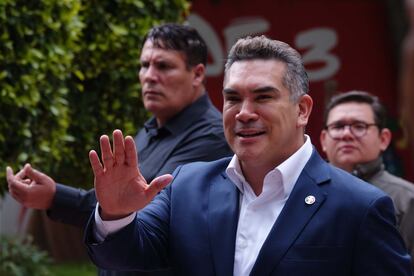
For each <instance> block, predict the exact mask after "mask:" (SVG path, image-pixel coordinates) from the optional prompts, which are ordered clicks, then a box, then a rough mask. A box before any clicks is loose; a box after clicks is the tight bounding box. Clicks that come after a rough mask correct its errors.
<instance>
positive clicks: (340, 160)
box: [320, 102, 391, 172]
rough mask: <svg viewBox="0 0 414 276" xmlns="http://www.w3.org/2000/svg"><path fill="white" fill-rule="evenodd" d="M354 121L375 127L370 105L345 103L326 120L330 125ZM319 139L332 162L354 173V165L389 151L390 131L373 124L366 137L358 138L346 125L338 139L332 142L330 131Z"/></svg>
mask: <svg viewBox="0 0 414 276" xmlns="http://www.w3.org/2000/svg"><path fill="white" fill-rule="evenodd" d="M354 122H363V123H366V124H375V117H374V112H373V110H372V108H371V106H370V105H369V104H366V103H358V102H348V103H342V104H339V105H337V106H335V107H334V108H332V109H331V111H330V112H329V114H328V118H327V125H331V124H339V125H343V124H351V123H354ZM320 138H321V144H322V148H323V151H324V152H325V153H326V155H327V157H328V159H329V162H331V163H332V164H334V165H335V166H337V167H340V168H342V169H344V170H346V171H348V172H351V171H352V170H353V168H354V166H355V165H357V164H360V163H366V162H369V161H372V160H374V159H376V158H377V157H378V156H379V155H380V153H381V152H382V151H384V150H385V149H386V148H387V146H388V144H389V142H390V139H391V132H390V131H389V130H388V129H383V130H382V131H379V129H378V127H377V126H376V125H374V126H370V127H368V128H367V131H366V134H365V135H364V136H362V137H359V138H358V137H356V136H355V135H354V134H353V133H352V132H351V131H350V128H349V126H347V127H345V128H344V129H343V132H342V134H341V135H340V137H339V138H336V139H333V138H332V137H331V136H330V135H329V134H328V132H327V130H323V131H322V133H321V137H320Z"/></svg>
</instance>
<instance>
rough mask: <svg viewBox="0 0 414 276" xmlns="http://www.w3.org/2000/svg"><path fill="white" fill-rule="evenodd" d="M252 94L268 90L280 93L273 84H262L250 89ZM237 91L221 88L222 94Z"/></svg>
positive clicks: (235, 91)
mask: <svg viewBox="0 0 414 276" xmlns="http://www.w3.org/2000/svg"><path fill="white" fill-rule="evenodd" d="M251 92H252V93H254V94H260V93H268V92H275V93H280V91H279V89H277V88H276V87H274V86H262V87H258V88H255V89H253V90H252V91H251ZM235 93H238V92H237V90H235V89H232V88H224V89H223V95H224V94H235Z"/></svg>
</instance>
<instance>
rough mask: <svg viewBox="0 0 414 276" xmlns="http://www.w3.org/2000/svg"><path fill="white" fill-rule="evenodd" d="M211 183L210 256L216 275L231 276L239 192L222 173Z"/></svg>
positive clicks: (209, 212)
mask: <svg viewBox="0 0 414 276" xmlns="http://www.w3.org/2000/svg"><path fill="white" fill-rule="evenodd" d="M212 183H213V184H212V186H211V189H210V195H209V207H208V208H209V209H208V223H209V225H208V227H209V234H210V238H211V239H210V241H211V251H212V252H211V254H212V257H213V261H214V266H215V269H216V275H233V264H234V250H235V243H236V232H237V222H238V214H239V211H238V210H239V192H238V190H237V187H236V186H235V185H234V184H233V183H232V182H231V181H230V180H229V179H228V178H227V175H226V174H225V173H224V172H223V173H222V174H221V175H220V176H219V178H218V180H217V181H212Z"/></svg>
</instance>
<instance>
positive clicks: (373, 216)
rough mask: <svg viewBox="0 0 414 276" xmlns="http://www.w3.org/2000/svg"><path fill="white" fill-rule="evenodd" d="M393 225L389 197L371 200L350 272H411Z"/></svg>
mask: <svg viewBox="0 0 414 276" xmlns="http://www.w3.org/2000/svg"><path fill="white" fill-rule="evenodd" d="M395 225H396V222H395V216H394V207H393V203H392V200H391V198H389V197H388V196H383V197H380V198H378V199H376V200H374V201H373V202H372V203H371V205H370V207H369V208H368V210H367V212H366V214H365V218H364V220H363V222H362V223H361V225H360V228H359V231H358V237H357V239H356V244H355V251H354V252H355V254H354V260H353V263H354V265H353V273H352V275H361V276H362V275H379V276H381V275H383V276H386V275H412V271H411V266H410V256H409V255H408V253H407V249H406V248H405V245H404V242H403V240H402V238H401V236H400V234H399V233H398V230H397V228H396V226H395ZM381 260H383V261H381Z"/></svg>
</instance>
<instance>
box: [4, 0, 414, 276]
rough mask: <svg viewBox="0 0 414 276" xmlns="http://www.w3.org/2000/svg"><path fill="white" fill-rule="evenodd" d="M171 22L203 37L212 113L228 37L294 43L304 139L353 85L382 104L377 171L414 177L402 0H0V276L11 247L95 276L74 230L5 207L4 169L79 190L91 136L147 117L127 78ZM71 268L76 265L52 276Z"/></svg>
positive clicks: (86, 180) (218, 99)
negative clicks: (304, 83) (303, 82)
mask: <svg viewBox="0 0 414 276" xmlns="http://www.w3.org/2000/svg"><path fill="white" fill-rule="evenodd" d="M171 21H174V22H184V21H187V22H188V23H189V24H190V25H192V26H194V27H195V28H196V29H198V31H199V32H200V34H201V35H202V36H203V38H204V39H205V40H206V42H207V45H208V48H209V53H210V55H209V62H208V67H207V76H208V78H207V90H208V92H209V95H210V97H211V98H212V100H213V102H214V104H215V105H216V106H217V107H218V108H219V109H221V104H222V96H221V91H222V81H223V66H224V62H225V58H226V53H227V51H228V49H229V48H230V47H231V45H232V44H233V43H234V42H235V41H236V40H237V38H239V37H241V36H246V35H254V34H265V35H267V36H270V37H272V38H274V39H278V40H282V41H285V42H287V43H289V44H290V45H291V46H293V47H294V48H296V49H297V50H298V51H299V52H300V53H301V54H302V56H303V59H304V62H305V67H306V69H307V71H308V74H309V77H310V94H311V96H312V97H313V99H314V103H315V106H314V110H313V114H312V116H311V121H310V123H309V125H308V128H307V132H308V133H309V135H310V136H311V139H312V141H313V143H314V144H315V145H317V147H319V148H320V145H319V133H320V131H321V130H322V127H323V125H322V115H323V114H322V112H323V107H324V104H325V102H326V101H327V100H328V99H329V98H330V97H331V96H332V95H333V94H335V93H338V92H345V91H348V90H355V89H356V90H365V91H368V92H371V93H373V94H375V95H377V96H378V97H379V98H380V100H381V101H382V102H383V103H384V104H385V105H386V107H387V110H388V115H389V118H390V120H389V125H388V127H389V128H390V129H391V130H392V131H393V137H394V138H393V143H392V145H391V146H390V147H389V149H388V150H387V152H386V154H385V162H386V165H387V168H388V170H389V171H391V172H392V173H394V174H396V175H399V176H402V177H404V178H406V179H408V180H410V181H414V170H412V168H413V161H412V158H410V155H409V149H408V141H407V139H406V137H405V136H404V133H403V131H402V129H401V126H400V119H399V116H400V114H399V104H400V102H399V101H400V98H399V93H400V92H399V73H400V67H401V64H400V60H401V57H400V54H401V45H402V41H403V39H404V36H405V34H406V32H407V30H408V20H407V16H406V11H405V6H404V0H257V1H247V0H194V1H186V0H100V1H81V0H60V1H57V0H44V1H34V0H33V1H29V0H27V1H18V0H16V1H11V0H2V1H0V187H1V193H0V194H1V195H0V216H1V217H0V235H1V236H2V240H1V250H2V251H1V252H0V261H1V267H2V268H1V269H4V270H3V271H6V269H9V268H8V267H10V266H11V267H13V262H15V261H14V260H15V259H13V258H16V259H17V257H13V254H11V253H10V252H11V251H12V249H11V248H20V249H21V251H22V252H21V254H22V255H24V254H23V252H31V253H27V254H26V255H25V256H24V258H26V259H24V260H26V261H22V260H23V259H19V261H18V263H19V265H20V266H22V263H23V262H26V263H30V262H32V263H33V264H34V266H35V267H37V268H39V267H42V266H43V265H44V266H45V267H46V269H45V271H46V270H47V269H48V268H49V267H52V272H50V273H51V275H73V274H76V275H95V274H96V273H95V270H94V268H93V266H92V265H90V264H89V262H88V258H87V256H86V253H85V250H84V247H83V244H82V232H81V231H80V230H79V229H76V228H73V227H70V226H65V225H62V224H59V223H55V222H52V221H51V220H49V219H48V218H47V216H46V215H45V213H44V212H40V211H33V210H26V209H24V208H22V207H21V206H19V205H18V204H17V203H16V202H15V201H13V200H12V199H11V198H10V196H9V195H8V194H7V191H6V190H7V185H6V182H5V167H6V165H10V166H12V167H13V169H14V170H15V171H16V170H18V169H19V168H21V167H22V166H23V165H24V164H25V163H26V162H30V163H32V165H33V166H34V167H37V168H40V169H42V170H43V171H44V172H46V173H48V174H49V175H51V176H52V177H53V178H54V179H55V180H56V181H57V182H61V183H65V184H68V185H71V186H75V187H81V188H91V187H92V186H93V179H92V176H91V170H90V167H89V161H88V155H87V153H88V151H89V150H90V149H91V148H97V142H98V139H99V136H100V135H101V134H103V133H110V132H111V131H112V130H113V129H115V128H120V129H123V130H124V133H127V134H129V135H135V134H136V132H137V131H138V129H139V128H140V126H141V125H142V124H143V122H144V121H145V120H146V119H147V117H148V114H147V113H146V112H145V110H144V109H143V107H142V104H141V101H140V86H139V83H138V79H137V70H138V57H139V54H140V47H141V43H142V39H143V35H144V34H145V33H146V31H147V30H148V29H149V28H150V27H151V26H153V25H155V24H159V23H161V22H171ZM413 77H414V76H413ZM24 237H32V238H31V239H32V240H31V241H27V240H26V241H24V240H23V241H22V238H24ZM16 238H17V239H16ZM32 245H35V246H36V248H32V247H30V246H32ZM25 246H26V247H25ZM27 246H29V247H27ZM39 249H40V250H43V251H44V252H47V253H45V256H44V255H42V254H43V253H42V251H37V250H39ZM32 250H33V251H32ZM38 254H40V255H38ZM39 260H40V261H39ZM71 264H75V265H71ZM79 264H82V265H79ZM5 267H6V268H5ZM56 267H57V268H56ZM73 267H74V268H75V269H78V270H77V271H76V272H71V274H62V273H65V272H68V271H71V269H72V268H73ZM25 269H26V268H25ZM27 269H36V268H30V267H29V268H27ZM53 269H54V270H53ZM18 270H19V268H18V267H17V268H14V270H13V269H12V270H10V269H9V270H8V271H18ZM1 271H2V270H0V272H1ZM27 271H33V270H27ZM39 271H40V272H36V273H39V274H38V275H43V274H42V273H46V274H44V275H47V273H48V272H42V271H41V270H39ZM16 273H17V272H16ZM0 274H1V273H0ZM2 275H3V274H2ZM11 275H19V274H11ZM21 275H29V274H21ZM30 275H34V274H33V273H30Z"/></svg>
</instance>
